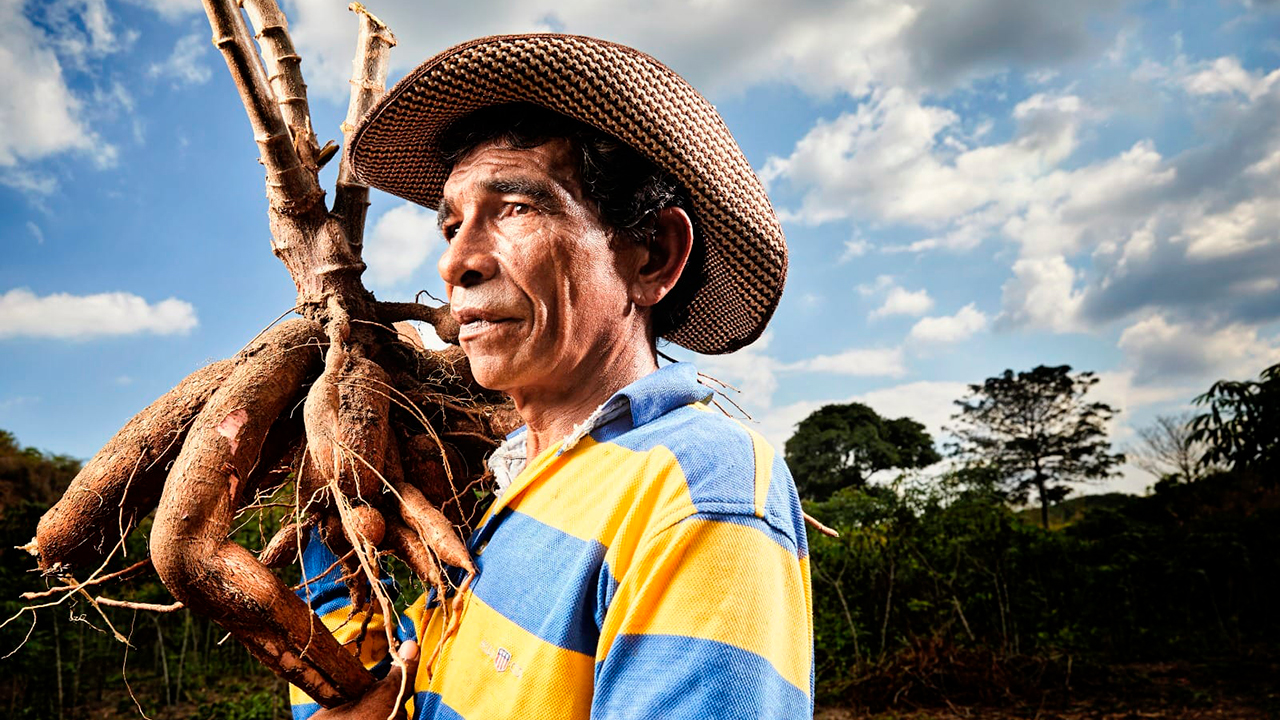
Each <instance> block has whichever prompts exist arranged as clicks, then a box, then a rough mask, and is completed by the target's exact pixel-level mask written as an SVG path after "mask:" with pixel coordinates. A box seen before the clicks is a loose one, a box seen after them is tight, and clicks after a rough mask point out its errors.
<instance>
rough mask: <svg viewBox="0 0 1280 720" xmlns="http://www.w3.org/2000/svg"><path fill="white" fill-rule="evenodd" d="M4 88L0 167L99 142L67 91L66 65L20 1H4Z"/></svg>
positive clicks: (0, 32) (0, 80) (0, 4)
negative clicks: (24, 12) (60, 60)
mask: <svg viewBox="0 0 1280 720" xmlns="http://www.w3.org/2000/svg"><path fill="white" fill-rule="evenodd" d="M0 85H3V86H4V88H5V92H4V93H3V94H0V124H2V125H3V126H4V128H5V132H4V133H2V134H0V167H12V166H13V165H16V164H17V163H18V161H19V160H23V159H36V158H41V157H45V156H47V155H52V154H55V153H59V152H65V151H69V150H78V151H81V152H90V151H92V149H93V147H94V144H95V142H97V140H96V138H95V136H94V134H93V133H92V132H91V131H90V130H89V128H88V127H86V126H85V124H84V123H83V121H82V120H81V118H80V109H81V108H80V102H79V100H77V99H76V98H75V96H73V95H72V93H71V90H70V89H69V88H68V87H67V84H66V81H65V80H64V78H63V75H62V64H61V63H60V62H59V60H58V56H57V55H56V54H55V53H54V51H53V49H52V48H51V47H50V45H49V43H48V41H47V39H46V37H45V36H44V34H43V33H42V32H41V31H40V30H39V29H38V28H37V27H36V26H35V25H34V24H32V22H31V21H30V20H29V19H28V18H27V17H26V16H25V15H24V14H23V12H22V3H21V2H19V1H18V0H0ZM6 184H10V183H6Z"/></svg>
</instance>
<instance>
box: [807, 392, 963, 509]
mask: <svg viewBox="0 0 1280 720" xmlns="http://www.w3.org/2000/svg"><path fill="white" fill-rule="evenodd" d="M786 457H787V465H788V466H789V467H790V468H791V472H792V474H793V475H794V476H795V480H796V488H797V489H798V490H799V491H800V496H801V497H803V498H805V499H809V500H825V499H827V498H829V497H831V494H832V493H834V492H835V491H837V490H839V489H841V488H846V487H850V486H854V487H861V486H864V485H866V483H867V478H868V477H869V476H870V475H871V473H874V472H876V471H878V470H888V469H891V468H901V469H907V468H921V467H925V466H927V465H932V464H933V463H935V462H938V461H939V460H941V459H942V458H941V456H940V455H938V452H937V451H936V450H934V448H933V438H932V437H930V435H929V433H928V432H927V431H926V430H925V429H924V425H921V424H920V423H918V422H916V421H915V420H912V419H911V418H907V417H901V418H898V419H896V420H889V419H887V418H883V417H881V416H880V415H879V414H878V413H877V412H876V411H875V410H872V409H871V408H869V407H867V406H866V405H863V404H861V403H848V404H845V405H824V406H823V407H821V408H819V409H818V410H816V411H815V412H813V414H811V415H809V417H807V418H805V419H804V420H801V421H800V424H799V426H797V427H796V432H795V434H794V435H792V436H791V439H790V440H787V444H786Z"/></svg>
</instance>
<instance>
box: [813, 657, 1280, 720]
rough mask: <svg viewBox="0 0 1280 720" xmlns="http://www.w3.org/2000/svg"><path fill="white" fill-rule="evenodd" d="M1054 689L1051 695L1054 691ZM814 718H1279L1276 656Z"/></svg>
mask: <svg viewBox="0 0 1280 720" xmlns="http://www.w3.org/2000/svg"><path fill="white" fill-rule="evenodd" d="M1055 696H1056V697H1055ZM814 717H815V720H962V719H963V720H969V719H971V718H982V719H983V720H1013V719H1014V718H1017V719H1018V720H1023V719H1026V720H1032V719H1034V720H1137V719H1138V718H1168V719H1169V720H1280V666H1278V665H1277V664H1276V663H1274V662H1254V663H1230V664H1191V663H1151V664H1135V665H1123V666H1117V667H1114V668H1112V669H1111V673H1110V675H1109V676H1108V677H1107V678H1105V679H1104V680H1102V681H1094V682H1090V683H1089V684H1088V685H1086V686H1084V687H1072V688H1071V689H1070V691H1069V692H1068V693H1067V694H1066V695H1065V696H1062V695H1058V694H1057V693H1046V694H1045V696H1044V697H1042V698H1040V699H1038V700H1036V701H1026V700H1024V701H1021V702H1017V703H1013V704H1010V705H1005V706H998V707H973V706H954V705H952V706H950V707H946V706H944V707H940V708H923V707H901V708H890V709H886V710H882V711H880V712H868V711H866V710H860V709H858V708H850V707H822V708H820V709H819V710H818V712H817V714H816V715H815V716H814Z"/></svg>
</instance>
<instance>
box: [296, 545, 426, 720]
mask: <svg viewBox="0 0 1280 720" xmlns="http://www.w3.org/2000/svg"><path fill="white" fill-rule="evenodd" d="M337 562H338V558H337V557H336V556H335V555H334V554H333V552H332V551H330V550H329V548H328V547H326V546H325V544H324V541H323V540H321V539H320V535H319V533H317V532H316V531H314V530H313V531H312V532H311V538H310V540H309V541H308V543H307V548H306V550H304V551H303V553H302V579H303V586H302V587H300V588H298V590H297V594H298V597H301V598H302V599H303V600H304V601H306V603H307V604H308V605H310V606H311V609H312V610H313V611H314V612H315V613H316V615H319V616H320V620H321V621H322V622H323V623H324V626H325V627H326V628H328V629H329V632H331V633H333V636H334V637H335V638H337V640H338V642H339V643H340V644H341V645H342V646H343V647H345V648H346V649H348V650H350V651H351V653H352V654H354V655H356V656H357V657H359V658H360V661H361V662H362V663H363V664H364V666H365V667H366V668H368V669H369V670H370V671H372V672H373V674H374V676H375V677H379V678H381V677H384V676H386V674H387V671H389V670H390V669H391V654H390V653H389V652H388V648H387V636H386V631H385V630H384V628H385V627H386V625H385V621H384V618H383V617H382V613H381V612H375V611H373V607H376V606H374V605H371V606H370V607H369V609H366V610H361V611H359V612H355V613H352V612H351V600H350V598H349V596H348V594H347V586H346V584H345V583H343V582H342V580H341V577H342V567H341V566H340V565H337ZM382 584H383V587H385V588H386V589H387V592H389V593H390V594H391V597H392V598H395V597H396V596H397V595H398V594H399V589H398V588H397V586H396V583H395V580H393V579H392V578H391V577H390V575H387V576H386V577H384V578H383V579H382ZM370 613H372V617H371V618H369V624H368V626H367V627H365V626H364V622H365V618H366V617H367V616H368V615H369V614H370ZM361 627H365V631H364V638H363V639H362V640H360V642H359V643H358V644H357V642H356V641H357V639H358V638H359V637H360V629H361ZM396 637H397V638H398V639H400V640H401V641H404V640H412V639H416V638H417V633H416V631H415V629H414V627H413V623H412V622H411V621H410V620H409V619H408V618H406V617H397V628H396ZM289 702H290V704H291V705H292V709H293V717H294V720H307V718H310V717H311V716H312V715H314V714H315V713H316V712H317V711H318V710H319V709H320V705H319V703H317V702H315V701H314V700H312V699H311V698H310V697H309V696H308V695H307V694H306V693H304V692H302V690H300V689H298V688H297V687H294V686H293V685H290V686H289Z"/></svg>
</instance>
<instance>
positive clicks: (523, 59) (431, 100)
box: [347, 33, 787, 353]
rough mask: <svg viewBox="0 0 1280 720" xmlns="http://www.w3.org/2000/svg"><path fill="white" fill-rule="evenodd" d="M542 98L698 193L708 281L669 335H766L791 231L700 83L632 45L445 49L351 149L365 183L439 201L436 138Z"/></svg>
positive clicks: (691, 339) (718, 348) (700, 338)
mask: <svg viewBox="0 0 1280 720" xmlns="http://www.w3.org/2000/svg"><path fill="white" fill-rule="evenodd" d="M511 102H531V103H534V104H537V105H541V106H543V107H546V108H549V109H551V110H555V111H556V112H559V113H561V114H563V115H567V116H569V117H572V118H576V119H578V120H581V121H582V122H585V123H587V124H588V125H592V126H594V127H596V128H599V129H600V130H603V131H604V132H606V133H609V134H610V135H613V136H614V137H616V138H618V139H619V140H622V141H623V142H625V143H627V144H628V145H631V146H632V147H633V148H635V149H636V150H637V151H638V152H640V153H641V154H642V155H644V156H646V157H647V158H649V160H651V161H653V162H654V163H655V164H657V165H658V166H659V167H661V168H663V169H664V170H666V171H667V172H669V173H671V174H672V175H673V176H674V177H676V178H677V179H678V180H679V181H680V182H681V183H682V184H683V185H684V186H685V188H686V189H687V190H688V191H689V195H690V198H691V199H692V201H693V213H694V215H695V216H696V219H697V222H698V225H699V228H700V230H701V233H702V240H703V242H704V245H705V250H706V256H705V257H706V259H705V262H704V275H705V281H704V283H703V285H702V287H701V288H699V289H698V290H697V291H696V292H695V293H694V295H693V297H692V299H691V301H690V305H689V312H688V314H687V319H686V320H685V322H684V323H682V324H681V325H680V326H679V327H677V328H675V329H674V330H673V331H672V332H670V333H668V334H667V335H666V338H667V339H668V340H671V341H672V342H675V343H677V344H679V345H683V346H684V347H686V348H689V349H690V350H694V351H696V352H701V353H725V352H730V351H732V350H736V349H738V348H740V347H742V346H744V345H747V344H748V343H750V342H751V341H753V340H755V339H756V338H758V337H759V336H760V333H761V332H763V331H764V327H765V325H766V324H767V323H768V321H769V318H770V317H771V316H772V315H773V311H774V309H775V308H777V306H778V300H779V298H780V297H781V296H782V286H783V283H784V282H785V280H786V275H787V245H786V239H785V238H784V237H783V234H782V227H781V225H780V224H779V223H778V218H777V216H776V215H775V214H774V212H773V207H772V206H771V205H770V204H769V198H768V197H767V196H766V195H765V192H764V188H763V187H762V186H761V184H760V180H759V179H758V178H757V177H756V174H755V173H754V172H753V171H752V170H751V166H750V165H749V164H748V163H747V160H746V158H745V157H743V155H742V151H741V150H740V149H739V148H738V144H737V143H736V142H735V141H734V139H733V136H732V135H731V134H730V133H729V129H728V128H727V127H725V124H724V121H723V120H721V119H720V115H719V114H717V113H716V110H715V108H714V107H712V106H711V104H710V103H709V102H707V100H706V99H705V98H703V97H702V96H701V95H700V94H698V91H696V90H694V89H693V88H692V87H691V86H690V85H689V84H688V83H687V82H685V81H684V79H683V78H681V77H680V76H679V75H676V74H675V73H674V72H672V71H671V70H670V69H668V68H667V67H666V66H665V65H663V64H662V63H659V62H658V61H657V60H654V59H653V58H652V57H649V56H648V55H646V54H644V53H642V52H639V51H637V50H634V49H632V48H629V47H626V46H623V45H618V44H616V43H611V42H605V41H603V40H596V39H593V38H587V37H580V36H575V35H558V34H546V33H543V34H532V35H502V36H494V37H486V38H480V39H478V40H472V41H471V42H467V43H463V44H461V45H457V46H454V47H452V48H449V49H448V50H445V51H444V52H442V53H440V54H439V55H436V56H435V57H433V58H431V59H430V60H427V61H426V62H424V63H423V64H422V65H419V66H418V67H417V69H415V70H414V71H413V72H411V73H409V74H408V75H407V76H406V77H405V78H404V79H403V80H401V81H400V82H399V83H397V84H396V86H395V87H393V88H392V89H391V90H390V91H389V92H387V94H386V95H384V96H383V97H382V99H381V100H380V101H379V102H378V104H377V105H375V106H374V107H373V108H372V109H371V110H370V111H369V113H368V114H367V115H365V117H364V118H363V119H362V120H361V121H360V124H359V125H358V126H357V127H356V129H355V132H354V134H353V137H352V140H351V143H350V147H348V148H347V153H348V158H349V162H350V163H351V167H352V168H354V170H355V175H356V177H357V178H359V179H360V180H361V181H362V182H364V183H367V184H369V185H371V186H372V187H376V188H378V189H380V190H384V191H386V192H389V193H391V194H393V195H398V196H400V197H402V198H405V199H406V200H411V201H413V202H416V203H419V204H422V205H425V206H427V207H432V208H434V207H436V206H437V205H439V203H440V197H441V193H442V192H443V188H444V183H445V180H446V179H447V178H448V176H449V168H448V166H447V165H446V163H445V162H444V160H443V159H442V158H441V156H440V154H439V152H438V149H437V146H438V142H439V138H440V135H441V134H442V133H443V132H444V131H445V129H447V128H448V127H449V126H450V125H452V124H453V123H454V122H455V121H456V120H458V119H459V118H462V117H464V116H465V115H467V114H469V113H471V112H473V111H475V110H477V109H479V108H482V107H487V106H490V105H500V104H505V103H511Z"/></svg>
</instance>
